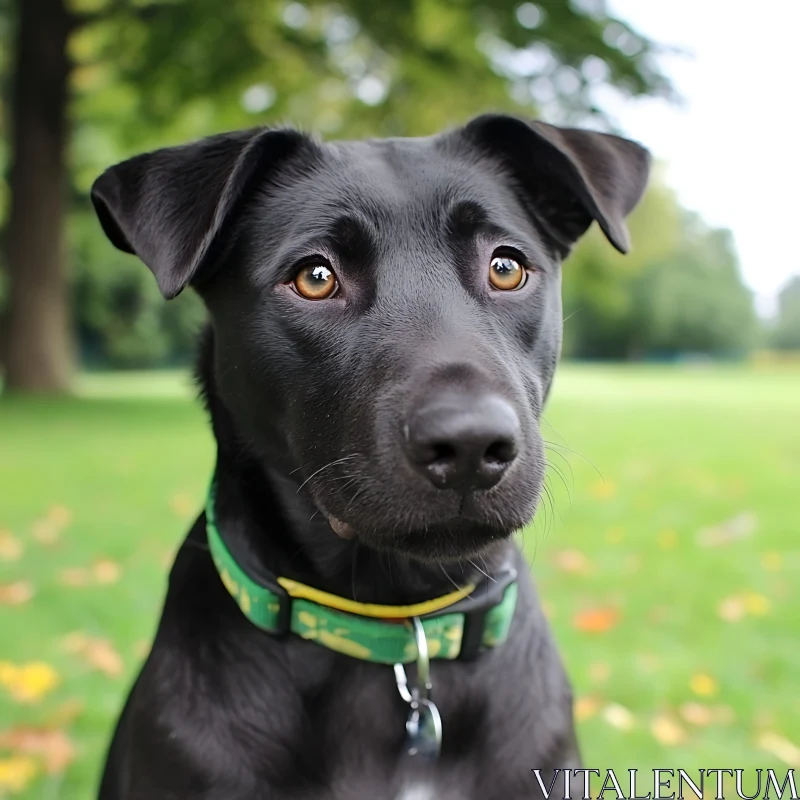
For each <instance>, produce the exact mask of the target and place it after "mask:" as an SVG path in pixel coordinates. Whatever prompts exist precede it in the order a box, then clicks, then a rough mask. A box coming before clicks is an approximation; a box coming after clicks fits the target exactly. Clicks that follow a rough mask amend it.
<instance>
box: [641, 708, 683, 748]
mask: <svg viewBox="0 0 800 800" xmlns="http://www.w3.org/2000/svg"><path fill="white" fill-rule="evenodd" d="M650 732H651V733H652V734H653V736H654V737H655V739H656V740H657V741H658V742H660V743H661V744H665V745H670V746H674V745H676V744H680V743H681V742H682V741H684V739H686V732H685V731H684V730H683V728H681V726H680V725H679V724H678V723H677V722H676V721H675V720H674V719H672V718H671V717H668V716H666V715H665V714H660V715H659V716H657V717H656V718H655V719H654V720H653V722H652V723H651V724H650Z"/></svg>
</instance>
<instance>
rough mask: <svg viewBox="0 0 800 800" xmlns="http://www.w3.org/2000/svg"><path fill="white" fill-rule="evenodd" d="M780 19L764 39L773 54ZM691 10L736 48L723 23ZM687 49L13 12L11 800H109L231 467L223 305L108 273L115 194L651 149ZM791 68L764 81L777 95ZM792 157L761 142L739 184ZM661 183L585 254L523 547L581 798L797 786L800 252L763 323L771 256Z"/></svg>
mask: <svg viewBox="0 0 800 800" xmlns="http://www.w3.org/2000/svg"><path fill="white" fill-rule="evenodd" d="M623 5H624V4H623ZM628 5H629V6H630V5H631V4H630V3H628ZM770 5H771V4H769V3H768V4H767V5H766V6H765V7H764V9H762V10H760V11H759V9H755V8H753V7H750V6H748V8H749V13H750V14H751V15H755V17H754V19H753V26H754V30H753V37H754V41H755V38H757V37H760V39H759V41H761V42H762V46H763V42H764V37H765V36H766V37H767V40H766V41H767V42H768V41H769V26H768V25H767V23H766V22H765V23H764V24H765V26H766V27H765V28H764V31H766V32H764V31H762V30H761V28H758V25H759V24H760V22H761V21H762V20H761V17H759V14H763V17H764V19H766V17H767V14H768V10H769V8H768V7H769V6H770ZM693 6H694V8H695V11H696V13H697V14H702V13H703V9H705V13H706V16H708V13H709V11H711V12H713V13H716V14H717V15H718V16H719V20H718V24H719V30H720V35H722V33H723V32H724V30H725V25H726V21H725V15H726V14H731V13H733V12H732V11H730V10H726V9H728V6H727V5H725V4H723V3H717V2H712V0H705V2H704V1H703V0H697V2H696V3H694V4H693ZM788 6H791V4H786V5H785V6H784V8H787V9H788ZM777 7H778V8H779V9H780V7H781V6H780V4H778V5H777ZM791 13H792V12H791V10H790V9H788V10H787V11H786V14H787V15H788V16H790V15H791ZM788 16H787V18H785V19H784V18H780V16H779V15H778V16H776V15H773V16H772V17H771V18H770V20H769V25H772V26H773V27H774V26H778V27H781V28H786V27H791V26H790V20H789V19H788ZM691 24H692V20H691V19H690V18H687V19H686V25H687V26H691ZM757 28H758V30H756V29H757ZM680 46H681V41H661V40H658V39H653V38H648V36H645V35H644V34H643V33H641V32H639V31H638V30H637V28H636V27H634V26H633V25H632V24H631V23H630V22H628V21H626V19H625V18H623V17H622V16H616V15H615V13H614V12H613V10H612V9H610V8H609V7H608V6H607V5H606V3H604V2H603V0H539V2H537V3H532V2H524V3H519V2H511V0H491V1H490V0H458V2H450V1H449V0H382V2H381V3H375V2H367V0H340V1H339V2H328V1H327V0H309V1H308V2H304V3H299V2H288V3H284V2H272V1H271V0H228V2H226V3H219V2H218V0H0V82H1V83H2V89H3V96H2V99H3V104H2V109H1V111H0V166H1V167H2V175H3V180H2V182H0V235H1V237H2V239H1V241H0V244H2V250H1V251H0V371H1V372H2V375H3V377H2V380H3V391H2V396H0V797H4V796H6V795H9V796H12V795H13V796H14V797H15V798H24V799H25V800H32V799H33V798H59V800H61V799H62V798H64V799H69V800H78V798H86V797H90V796H92V791H93V787H94V786H95V784H96V781H97V776H98V771H99V769H100V764H101V759H102V756H103V751H104V748H105V746H106V743H107V740H108V737H109V735H110V732H111V726H112V724H113V722H114V719H115V716H116V714H117V713H118V711H119V708H120V706H121V703H122V701H123V699H124V695H125V693H126V691H127V689H128V687H129V685H130V682H131V679H132V677H133V676H134V675H135V673H136V671H137V669H138V668H139V666H140V664H141V662H142V659H143V658H144V657H145V655H146V653H147V648H148V642H149V641H150V639H151V638H152V635H153V632H154V628H155V625H156V622H157V617H158V613H159V610H160V604H161V601H162V598H163V595H164V591H165V585H166V584H165V581H166V574H167V570H168V567H169V564H170V562H171V559H172V557H173V554H174V552H175V550H176V548H177V546H178V545H179V543H180V541H181V539H182V537H183V535H184V533H185V530H186V528H187V526H188V525H189V523H190V522H191V520H192V519H193V517H194V515H195V514H196V513H197V511H198V510H199V508H200V506H201V503H202V500H203V495H204V492H205V489H206V484H207V481H208V478H209V475H210V471H211V468H212V463H213V448H212V442H211V440H210V436H209V433H208V431H207V429H206V426H205V421H204V418H203V413H202V411H201V409H200V406H199V404H198V403H197V402H196V401H195V400H194V391H193V388H192V384H191V381H190V377H189V365H190V363H191V359H192V355H193V347H194V345H193V342H194V340H195V336H196V332H197V330H198V329H199V327H200V326H201V325H202V320H203V309H202V306H201V304H200V303H199V301H198V299H197V298H196V297H195V296H193V295H192V294H191V293H185V294H184V295H182V296H181V297H179V298H178V299H176V300H174V301H171V302H169V303H165V302H164V301H163V299H162V298H161V296H160V294H159V292H158V289H157V287H156V285H155V282H154V281H153V279H152V276H151V274H150V273H149V271H148V270H147V269H146V268H145V267H144V266H143V265H142V264H141V263H139V262H138V261H137V260H136V259H135V258H133V257H131V256H126V255H124V254H122V253H120V252H118V251H116V250H114V249H113V247H112V246H111V245H110V243H109V242H108V241H107V240H106V239H105V237H104V236H103V234H102V232H101V230H100V227H99V225H98V223H97V221H96V219H95V218H94V215H93V212H92V210H91V207H90V204H89V201H88V189H89V187H90V185H91V182H92V180H93V179H94V178H95V177H96V176H97V175H98V174H99V173H100V172H101V171H102V170H103V169H104V168H105V167H106V166H108V165H110V164H112V163H114V162H116V161H118V160H121V159H122V158H125V157H127V156H129V155H133V154H134V153H137V152H141V151H143V150H146V149H152V148H155V147H159V146H164V145H170V144H177V143H181V142H184V141H187V140H190V139H192V138H198V137H200V136H204V135H207V134H211V133H216V132H219V131H222V130H228V129H233V128H238V127H249V126H252V125H259V124H276V123H283V122H287V121H288V122H291V123H294V124H297V125H299V126H302V127H303V128H305V129H308V130H312V131H316V132H318V133H319V134H320V135H322V136H323V137H326V138H333V137H335V138H344V137H356V136H372V135H376V136H377V135H391V136H397V135H426V134H429V133H433V132H435V131H437V130H439V129H441V128H444V127H448V126H453V125H456V124H460V123H462V122H464V121H465V120H466V119H468V118H469V117H470V116H471V115H474V114H478V113H481V112H483V111H486V110H504V111H509V112H512V113H517V114H522V115H529V116H540V117H542V118H544V119H546V120H548V121H551V122H555V123H560V124H576V125H587V126H590V127H593V128H596V129H600V130H611V131H615V132H621V133H626V132H627V133H629V134H634V135H635V131H633V130H630V129H629V127H630V126H629V127H627V128H626V126H625V124H624V119H625V116H626V115H625V109H627V108H633V107H636V104H641V103H650V104H653V103H655V104H658V105H659V107H663V108H676V107H680V104H681V103H684V104H685V102H686V99H685V97H682V95H681V91H680V87H677V86H676V85H675V83H674V81H673V80H672V78H671V75H672V72H671V67H670V65H671V64H673V63H674V60H675V59H676V58H677V59H683V62H682V63H683V70H684V73H685V74H687V75H689V76H690V78H691V75H692V71H691V70H692V64H694V63H696V59H697V57H698V54H696V53H694V54H693V53H683V52H681V47H680ZM751 50H752V48H751ZM699 55H700V56H702V53H701V54H699ZM745 56H746V53H743V57H745ZM750 57H751V58H752V52H750ZM781 58H783V60H782V61H781ZM791 58H792V57H790V56H789V55H787V54H786V53H782V51H780V49H778V48H776V50H775V52H771V53H770V54H769V63H766V62H764V63H762V62H760V61H757V60H755V59H753V61H752V64H751V65H750V66H749V67H748V69H750V73H751V74H752V75H755V76H757V78H758V81H761V82H762V83H763V85H764V86H765V87H767V86H768V85H769V84H770V81H771V80H773V79H774V77H775V75H776V74H777V73H779V72H781V70H789V69H790V68H791V64H792V63H793V62H792V61H791ZM715 80H717V81H718V84H719V86H720V91H722V90H723V89H724V88H725V87H726V73H725V72H724V70H723V69H722V68H720V70H719V74H718V75H716V76H715ZM751 99H752V98H751ZM784 100H785V102H786V103H787V104H788V103H790V101H791V98H790V97H785V98H784ZM742 102H743V104H744V97H743V100H742ZM754 106H755V109H756V111H758V112H759V113H766V112H767V109H764V108H759V106H758V103H757V102H755V101H754ZM609 107H612V108H614V109H616V111H617V112H620V113H615V114H612V113H611V112H610V111H609V110H608V109H609ZM744 113H748V112H747V109H746V108H744V105H743V106H742V107H740V108H735V109H731V124H730V130H729V134H730V136H731V137H732V141H733V142H736V141H737V139H736V137H737V130H739V127H738V126H737V124H736V115H739V114H744ZM752 113H756V112H755V111H754V112H752ZM687 124H690V122H689V121H687ZM634 127H635V126H634ZM679 133H680V132H679V131H676V134H675V135H676V136H678V135H679ZM739 135H741V134H739ZM645 144H648V142H645ZM760 145H761V147H764V148H769V147H770V144H769V137H767V139H765V141H763V142H761V143H760ZM776 146H777V145H776ZM713 155H714V154H713V152H708V159H709V164H710V163H711V161H712V160H713ZM769 155H770V153H769V152H766V153H762V152H759V151H758V149H756V148H754V146H753V142H751V141H745V139H744V138H742V141H741V148H740V156H739V157H740V159H741V164H745V163H748V161H753V162H756V163H759V159H761V161H762V162H763V161H764V160H766V159H768V158H769ZM655 156H656V168H655V172H654V177H653V181H652V183H651V186H650V188H649V190H648V192H647V194H646V196H645V198H644V200H643V202H642V204H641V205H640V207H639V208H638V209H637V210H636V211H635V212H634V214H633V215H632V217H631V219H630V230H631V235H632V240H633V243H634V250H633V252H632V253H631V254H630V255H629V256H627V257H622V256H620V255H619V254H617V253H615V252H614V251H613V250H612V248H610V247H609V246H608V245H607V243H605V241H604V240H603V239H602V236H601V235H600V234H599V233H598V231H596V230H592V231H591V232H590V233H589V235H588V236H587V238H586V239H585V241H584V242H583V243H582V244H581V245H580V246H579V247H578V248H577V250H576V251H575V253H574V254H573V255H572V256H571V257H570V259H569V261H568V262H567V264H566V266H565V269H564V303H565V312H564V313H565V320H566V323H565V346H564V365H563V367H562V370H561V372H560V374H559V375H558V377H557V379H556V383H555V388H554V391H553V396H552V400H551V402H550V405H549V408H548V411H547V414H546V424H545V428H544V432H545V437H546V439H547V440H548V453H549V460H550V464H551V467H550V473H549V478H548V493H547V497H546V498H545V501H544V502H543V504H542V506H541V509H540V511H539V513H538V515H537V518H536V520H535V521H534V523H533V524H532V526H531V527H530V528H529V529H528V530H527V531H526V532H525V533H524V535H523V536H522V537H521V541H522V543H523V546H524V548H525V552H526V554H527V555H528V556H529V558H530V560H531V563H532V566H533V571H534V575H535V578H536V580H537V582H538V585H539V588H540V591H541V593H542V596H543V598H544V603H545V608H546V610H547V613H548V616H549V617H550V619H551V623H552V625H553V627H554V630H555V634H556V637H557V639H558V641H559V644H560V647H561V649H562V652H563V656H564V659H565V661H566V664H567V667H568V669H569V671H570V674H571V676H572V678H573V681H574V684H575V689H576V708H575V713H576V718H577V720H578V726H579V736H580V738H581V740H582V745H583V752H584V759H585V762H586V765H587V766H590V767H594V768H600V769H602V770H605V769H610V768H614V769H616V770H626V769H628V768H640V769H650V768H654V767H666V766H674V767H683V768H687V769H699V768H701V767H720V766H725V767H731V768H733V767H741V768H748V767H750V768H754V767H764V768H769V767H772V768H775V769H783V770H785V769H786V768H788V767H800V699H799V698H800V694H799V693H798V692H797V689H798V679H797V670H798V667H799V666H800V639H798V636H797V633H798V631H799V630H800V598H799V597H798V585H800V580H798V579H799V578H800V544H798V541H800V538H798V536H797V519H798V511H800V500H798V485H800V357H798V356H797V355H796V353H798V352H800V264H798V258H797V250H796V247H793V246H788V247H786V248H783V249H781V250H780V253H781V255H782V257H783V259H785V261H783V262H781V263H780V264H777V268H779V270H780V275H782V276H783V277H782V278H781V287H780V290H779V291H775V292H774V293H773V295H772V296H771V297H768V298H766V299H767V301H768V302H766V303H764V302H763V301H764V297H763V296H760V297H758V298H756V297H755V296H754V291H753V286H752V285H750V284H747V283H745V280H744V279H743V270H742V269H741V266H740V263H739V257H738V254H737V246H736V242H737V240H738V239H739V238H741V237H743V236H744V235H745V234H746V233H750V234H751V238H752V234H754V232H753V231H752V230H751V231H747V230H734V231H731V230H728V229H726V228H723V227H719V226H718V225H717V224H711V223H710V222H708V221H706V220H704V218H703V216H702V215H701V214H700V213H698V211H697V210H696V209H693V208H692V207H691V206H689V205H688V204H685V203H683V201H682V200H681V195H680V192H679V191H678V189H679V187H677V186H675V185H673V184H672V183H671V182H670V176H671V174H672V173H671V172H670V169H671V165H670V164H669V163H668V162H667V161H665V160H664V158H663V156H664V154H662V153H660V152H659V151H658V150H656V152H655ZM782 156H783V157H784V158H785V160H786V171H787V175H789V174H790V173H791V169H795V170H796V169H797V164H798V161H799V160H800V157H799V156H798V153H797V151H796V148H795V150H794V151H791V152H785V153H783V154H782ZM738 164H739V162H737V164H736V165H734V164H732V165H731V173H732V175H734V176H735V174H736V172H735V170H736V168H737V165H738ZM699 172H700V174H699V176H696V177H699V179H700V180H701V181H702V179H703V175H702V170H700V171H699ZM744 174H745V176H746V175H747V172H746V171H745V172H744ZM728 190H729V191H730V192H731V193H732V194H734V195H736V196H741V198H742V202H744V201H745V199H746V198H747V197H748V194H750V195H752V193H753V192H752V187H749V186H748V183H747V180H746V179H745V180H735V179H734V178H733V177H732V179H731V182H730V186H729V187H728ZM790 196H791V195H789V197H790ZM751 201H752V197H751ZM762 201H763V204H764V205H765V206H766V207H769V204H770V203H776V204H777V201H776V198H774V197H768V196H765V197H763V198H762ZM781 202H782V201H781ZM794 203H795V204H796V203H797V200H796V197H795V198H794ZM685 206H686V207H685ZM784 211H785V209H784ZM754 224H755V223H754ZM792 233H793V232H792V231H786V230H779V231H775V230H764V231H763V237H764V238H765V240H766V239H769V240H770V241H772V242H774V241H775V237H776V236H783V237H787V236H788V243H789V245H791V244H792V242H793V238H792ZM779 241H780V240H779ZM765 252H767V250H766V249H765ZM773 252H774V248H773ZM792 260H793V262H792ZM792 263H793V264H794V268H793V266H792ZM766 266H767V265H765V269H766ZM769 266H770V268H771V269H772V270H773V272H774V271H775V269H776V264H775V263H772V262H771V263H770V265H769ZM750 267H751V269H752V267H753V265H750ZM793 272H794V273H797V274H794V276H793V274H792V273H793ZM756 299H758V300H759V302H758V303H756ZM745 788H746V789H748V790H749V791H750V792H751V793H752V792H753V791H755V786H752V787H751V786H749V785H747V786H746V787H745Z"/></svg>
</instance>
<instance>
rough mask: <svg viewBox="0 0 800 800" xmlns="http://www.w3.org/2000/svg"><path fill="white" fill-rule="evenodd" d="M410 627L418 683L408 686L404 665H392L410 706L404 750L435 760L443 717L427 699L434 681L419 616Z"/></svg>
mask: <svg viewBox="0 0 800 800" xmlns="http://www.w3.org/2000/svg"><path fill="white" fill-rule="evenodd" d="M411 628H412V630H413V631H414V639H415V641H416V644H417V680H418V681H419V683H420V684H421V685H420V686H414V687H413V688H409V686H408V678H407V677H406V671H405V668H404V667H403V665H402V664H395V665H394V676H395V681H396V682H397V691H398V692H400V697H402V698H403V700H405V701H406V703H408V705H409V706H410V711H409V712H408V719H407V720H406V753H407V754H408V755H409V756H412V757H417V758H420V759H423V760H425V761H435V760H436V759H437V758H438V757H439V753H440V752H441V749H442V717H441V715H440V714H439V709H438V708H436V705H435V703H434V702H433V700H431V699H430V693H431V689H433V684H432V683H431V672H430V658H429V655H428V641H427V639H426V638H425V629H424V628H423V627H422V621H421V620H420V618H419V617H412V620H411Z"/></svg>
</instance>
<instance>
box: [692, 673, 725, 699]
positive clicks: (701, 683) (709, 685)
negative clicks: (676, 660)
mask: <svg viewBox="0 0 800 800" xmlns="http://www.w3.org/2000/svg"><path fill="white" fill-rule="evenodd" d="M689 687H690V688H691V690H692V691H693V692H694V693H695V694H697V695H700V696H701V697H712V696H713V695H715V694H716V693H717V692H718V691H719V686H718V684H717V682H716V681H715V680H714V678H712V677H711V676H710V675H706V674H705V673H704V672H698V673H697V675H694V676H693V677H692V680H691V681H690V683H689Z"/></svg>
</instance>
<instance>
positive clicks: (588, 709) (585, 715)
mask: <svg viewBox="0 0 800 800" xmlns="http://www.w3.org/2000/svg"><path fill="white" fill-rule="evenodd" d="M599 708H600V703H599V701H598V700H597V698H596V697H579V698H577V699H576V700H575V703H574V706H573V710H574V713H575V719H576V720H577V721H578V722H583V720H585V719H589V718H590V717H593V716H594V715H595V714H596V713H597V711H598V709H599Z"/></svg>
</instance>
